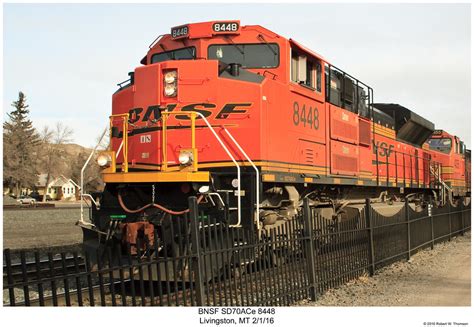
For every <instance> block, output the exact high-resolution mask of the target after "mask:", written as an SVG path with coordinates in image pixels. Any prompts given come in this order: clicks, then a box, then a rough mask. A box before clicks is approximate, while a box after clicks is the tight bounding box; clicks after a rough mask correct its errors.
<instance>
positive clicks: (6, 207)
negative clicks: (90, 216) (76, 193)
mask: <svg viewBox="0 0 474 327" xmlns="http://www.w3.org/2000/svg"><path fill="white" fill-rule="evenodd" d="M68 209H80V207H79V206H70V207H56V206H55V205H54V204H52V205H47V206H46V205H40V206H38V205H36V206H30V205H16V204H5V205H3V210H4V211H18V210H68ZM84 209H85V210H88V209H89V208H88V207H84Z"/></svg>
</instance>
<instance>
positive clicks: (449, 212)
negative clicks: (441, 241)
mask: <svg viewBox="0 0 474 327" xmlns="http://www.w3.org/2000/svg"><path fill="white" fill-rule="evenodd" d="M448 221H449V241H450V242H451V228H452V227H451V200H450V199H449V196H448Z"/></svg>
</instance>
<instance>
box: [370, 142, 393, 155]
mask: <svg viewBox="0 0 474 327" xmlns="http://www.w3.org/2000/svg"><path fill="white" fill-rule="evenodd" d="M394 147H395V146H394V145H393V144H390V145H388V144H387V143H386V142H380V141H378V142H375V141H374V154H376V153H377V149H379V151H378V152H379V156H380V157H385V156H387V157H389V158H390V155H391V154H392V152H393V148H394Z"/></svg>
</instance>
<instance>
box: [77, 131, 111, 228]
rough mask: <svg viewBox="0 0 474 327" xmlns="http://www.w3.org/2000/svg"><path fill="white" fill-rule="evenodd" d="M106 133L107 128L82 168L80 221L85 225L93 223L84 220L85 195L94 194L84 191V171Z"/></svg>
mask: <svg viewBox="0 0 474 327" xmlns="http://www.w3.org/2000/svg"><path fill="white" fill-rule="evenodd" d="M105 133H107V128H105V129H104V132H103V133H102V135H101V136H100V139H99V142H97V144H96V146H95V147H94V149H93V150H92V151H91V154H90V155H89V158H87V160H86V163H85V164H84V166H82V169H81V192H80V194H81V220H80V223H81V224H83V225H86V224H87V225H91V224H89V223H86V222H85V221H84V197H90V198H92V196H91V195H90V194H85V193H84V171H85V170H86V168H87V165H89V161H90V160H91V159H92V156H93V155H94V153H95V151H96V150H97V148H98V147H99V145H100V143H101V142H102V139H103V138H104V136H105Z"/></svg>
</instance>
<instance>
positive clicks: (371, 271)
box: [365, 199, 375, 276]
mask: <svg viewBox="0 0 474 327" xmlns="http://www.w3.org/2000/svg"><path fill="white" fill-rule="evenodd" d="M365 221H366V226H367V228H368V229H367V230H368V232H369V275H370V276H373V275H374V273H375V252H374V228H373V226H372V217H371V207H370V199H365Z"/></svg>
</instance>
